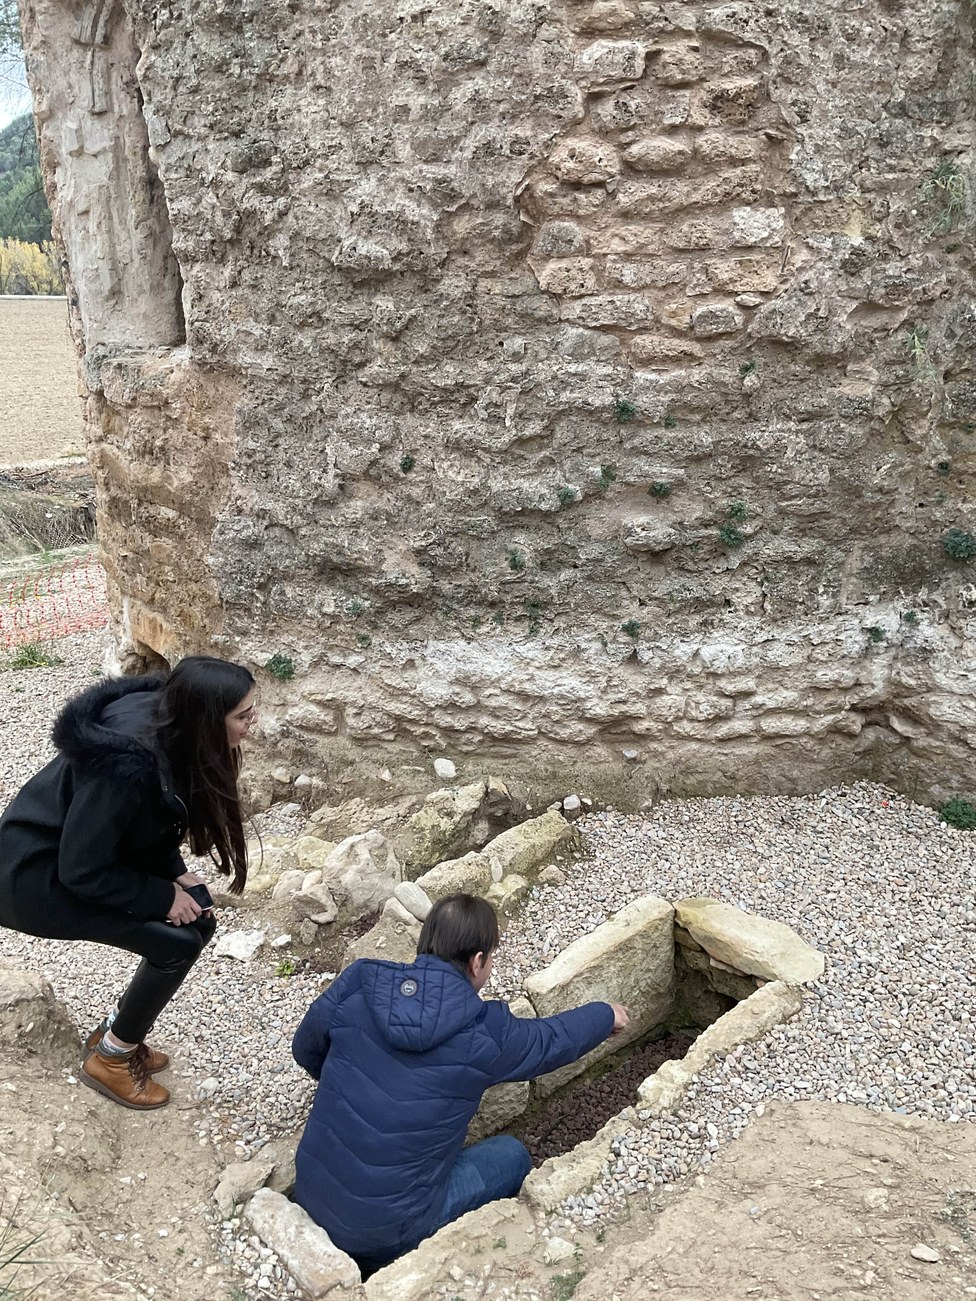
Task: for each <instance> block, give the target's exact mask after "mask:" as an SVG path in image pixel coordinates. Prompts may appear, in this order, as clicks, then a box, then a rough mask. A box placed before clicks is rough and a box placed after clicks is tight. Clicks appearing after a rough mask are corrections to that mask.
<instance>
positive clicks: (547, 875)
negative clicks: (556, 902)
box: [539, 866, 566, 885]
mask: <svg viewBox="0 0 976 1301" xmlns="http://www.w3.org/2000/svg"><path fill="white" fill-rule="evenodd" d="M539 884H540V885H565V884H566V873H565V872H564V871H562V869H561V868H558V867H555V866H550V867H544V868H543V869H542V871H541V872H540V873H539Z"/></svg>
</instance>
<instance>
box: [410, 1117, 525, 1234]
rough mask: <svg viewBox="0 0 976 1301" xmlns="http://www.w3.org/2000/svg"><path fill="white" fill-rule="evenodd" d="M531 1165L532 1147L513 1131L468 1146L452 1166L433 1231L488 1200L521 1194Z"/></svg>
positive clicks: (492, 1200)
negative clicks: (530, 1151)
mask: <svg viewBox="0 0 976 1301" xmlns="http://www.w3.org/2000/svg"><path fill="white" fill-rule="evenodd" d="M531 1169H532V1158H531V1157H530V1156H529V1149H528V1148H527V1147H526V1146H525V1144H524V1143H520V1142H519V1141H518V1139H517V1138H512V1136H511V1135H510V1134H496V1135H495V1137H494V1138H485V1139H482V1141H481V1142H480V1143H473V1144H472V1145H471V1147H466V1148H465V1149H464V1151H463V1152H462V1153H461V1155H460V1156H459V1157H458V1159H457V1160H456V1161H455V1162H454V1165H453V1166H452V1168H451V1173H450V1175H449V1176H448V1180H447V1197H446V1198H445V1200H444V1205H443V1207H442V1209H441V1213H440V1215H439V1216H438V1218H437V1221H436V1223H435V1225H434V1227H433V1228H432V1229H431V1231H430V1233H431V1235H433V1234H435V1233H436V1232H437V1230H438V1229H443V1227H444V1225H445V1224H451V1223H453V1221H454V1220H459V1219H460V1218H461V1216H462V1215H466V1214H467V1213H468V1211H476V1210H477V1209H478V1207H479V1206H484V1205H485V1203H486V1202H497V1201H498V1200H499V1199H500V1198H502V1197H517V1196H518V1191H519V1189H520V1188H521V1187H522V1184H523V1183H524V1182H525V1177H526V1175H527V1174H528V1173H529V1171H530V1170H531Z"/></svg>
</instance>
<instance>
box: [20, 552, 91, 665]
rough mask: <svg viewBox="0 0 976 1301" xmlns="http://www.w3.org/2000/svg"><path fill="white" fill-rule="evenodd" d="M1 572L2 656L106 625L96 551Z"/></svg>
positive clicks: (22, 564) (36, 562) (24, 565)
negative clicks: (24, 646) (17, 649)
mask: <svg viewBox="0 0 976 1301" xmlns="http://www.w3.org/2000/svg"><path fill="white" fill-rule="evenodd" d="M4 570H5V572H4V571H3V570H0V650H4V651H8V652H9V651H12V650H14V649H16V647H18V646H23V645H25V644H26V643H29V642H45V641H55V640H57V638H59V637H68V636H70V635H71V634H72V633H77V632H89V631H91V630H92V629H94V628H102V627H104V626H105V624H107V623H108V598H107V596H106V591H105V571H104V570H103V569H102V567H101V565H100V564H99V563H98V559H97V556H96V554H95V551H94V550H86V551H84V552H74V553H72V554H71V555H65V556H62V557H61V558H59V559H56V560H54V561H52V562H51V563H48V564H43V565H42V564H41V563H40V562H39V561H35V562H34V564H33V565H32V564H31V562H30V560H27V561H24V562H20V563H18V565H17V566H16V567H13V566H5V567H4Z"/></svg>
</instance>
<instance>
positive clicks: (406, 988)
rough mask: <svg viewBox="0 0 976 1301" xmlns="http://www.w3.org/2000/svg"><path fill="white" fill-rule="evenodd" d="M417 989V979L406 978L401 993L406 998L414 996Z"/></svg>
mask: <svg viewBox="0 0 976 1301" xmlns="http://www.w3.org/2000/svg"><path fill="white" fill-rule="evenodd" d="M417 989H418V986H417V982H416V981H415V980H405V981H404V982H403V984H402V985H401V986H400V993H401V994H402V995H403V997H404V998H413V996H414V994H416V992H417Z"/></svg>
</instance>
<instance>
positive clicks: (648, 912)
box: [525, 895, 674, 1094]
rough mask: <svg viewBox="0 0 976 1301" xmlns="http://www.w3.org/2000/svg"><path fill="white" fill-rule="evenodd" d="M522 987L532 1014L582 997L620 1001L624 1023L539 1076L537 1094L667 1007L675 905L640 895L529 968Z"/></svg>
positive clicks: (632, 1035) (653, 1021)
mask: <svg viewBox="0 0 976 1301" xmlns="http://www.w3.org/2000/svg"><path fill="white" fill-rule="evenodd" d="M525 992H526V994H527V995H528V997H529V1000H530V1001H531V1003H532V1006H533V1007H534V1008H535V1010H536V1014H537V1015H538V1016H554V1015H555V1014H556V1013H557V1012H565V1011H567V1010H568V1009H569V1008H571V1007H578V1006H579V1005H580V1004H581V1003H590V1002H594V1001H599V1002H606V1003H611V1002H612V1003H623V1005H624V1006H625V1007H626V1008H627V1012H628V1015H629V1018H630V1019H629V1024H628V1026H627V1029H626V1030H625V1031H624V1032H623V1033H622V1034H620V1035H615V1036H614V1037H613V1038H612V1039H608V1040H605V1041H604V1042H603V1043H602V1044H601V1045H599V1047H597V1048H595V1049H594V1050H593V1052H591V1053H588V1054H587V1055H586V1057H583V1058H582V1059H581V1060H580V1061H579V1062H574V1063H572V1064H571V1065H569V1066H564V1067H563V1068H562V1069H561V1070H559V1071H554V1072H552V1073H551V1074H550V1075H544V1076H541V1077H540V1079H539V1080H537V1081H536V1083H535V1084H534V1086H533V1089H534V1091H535V1092H536V1093H537V1094H545V1093H549V1092H552V1090H553V1089H555V1088H558V1087H559V1086H560V1085H561V1084H563V1083H565V1082H566V1081H567V1080H569V1079H572V1078H573V1076H574V1075H578V1074H579V1073H580V1072H581V1071H582V1070H585V1069H586V1067H588V1066H591V1065H592V1064H593V1063H594V1062H596V1061H599V1060H600V1058H601V1057H605V1056H607V1055H608V1054H609V1053H612V1052H617V1051H619V1049H621V1048H622V1047H623V1046H624V1045H625V1044H627V1043H630V1042H631V1041H632V1040H634V1039H637V1038H639V1037H640V1036H641V1035H643V1034H646V1033H647V1031H648V1030H651V1029H652V1028H653V1027H654V1026H657V1025H660V1024H661V1023H662V1022H664V1021H666V1020H667V1019H668V1017H669V1016H670V1015H671V1012H672V1010H673V1008H674V909H673V908H672V907H671V905H670V904H669V903H668V902H667V900H666V899H658V898H657V897H656V896H655V895H645V896H644V898H642V899H637V900H635V901H634V902H633V903H632V904H628V905H627V907H626V908H622V909H621V910H620V912H618V913H617V914H616V915H615V916H613V917H611V918H610V920H609V921H608V922H604V923H603V925H602V926H598V927H597V928H596V930H595V931H592V932H591V933H590V934H589V935H584V936H583V938H582V939H579V940H575V941H574V942H573V943H572V944H570V945H569V947H568V948H566V949H564V950H563V951H562V953H560V955H559V957H558V958H556V960H555V961H554V962H552V963H550V965H549V966H548V967H546V968H545V970H544V971H537V972H534V973H533V974H532V975H531V976H529V978H528V979H527V980H526V982H525Z"/></svg>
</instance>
